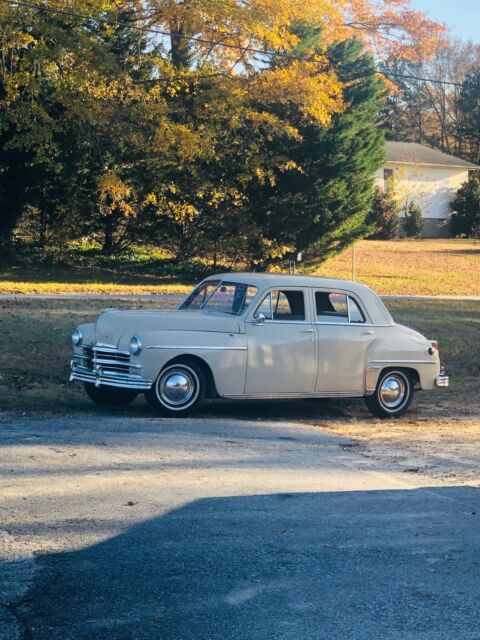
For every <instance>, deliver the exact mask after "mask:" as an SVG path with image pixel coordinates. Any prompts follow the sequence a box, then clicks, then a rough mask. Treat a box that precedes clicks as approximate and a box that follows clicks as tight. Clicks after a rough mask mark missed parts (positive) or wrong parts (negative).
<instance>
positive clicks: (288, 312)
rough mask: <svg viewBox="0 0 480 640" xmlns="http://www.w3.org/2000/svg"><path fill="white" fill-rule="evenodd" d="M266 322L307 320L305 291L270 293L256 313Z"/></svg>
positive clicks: (277, 291)
mask: <svg viewBox="0 0 480 640" xmlns="http://www.w3.org/2000/svg"><path fill="white" fill-rule="evenodd" d="M259 314H263V315H264V316H265V319H266V320H278V321H281V320H283V321H287V322H302V321H304V320H305V296H304V292H303V291H292V290H289V289H287V290H276V291H271V292H270V293H268V294H267V295H266V296H265V298H264V299H263V300H262V302H261V304H260V306H259V307H258V308H257V311H256V312H255V317H256V318H258V316H259Z"/></svg>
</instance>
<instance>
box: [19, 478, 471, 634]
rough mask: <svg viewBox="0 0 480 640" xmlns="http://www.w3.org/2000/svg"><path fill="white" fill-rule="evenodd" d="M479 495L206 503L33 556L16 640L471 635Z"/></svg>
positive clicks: (383, 494)
mask: <svg viewBox="0 0 480 640" xmlns="http://www.w3.org/2000/svg"><path fill="white" fill-rule="evenodd" d="M478 496H479V494H478V490H476V489H473V488H465V487H450V488H434V489H417V490H403V491H368V492H362V491H359V492H339V493H298V494H297V493H292V494H272V495H258V496H247V497H228V498H208V499H201V500H197V501H194V502H192V503H189V504H186V505H185V506H183V507H182V508H179V509H177V510H175V511H172V512H170V513H167V514H166V515H164V516H162V517H158V518H153V519H151V520H148V521H146V522H144V523H142V524H141V525H138V526H133V527H132V528H130V529H128V530H126V531H125V532H123V533H120V534H119V535H117V536H116V537H113V538H110V539H108V540H106V541H104V542H101V543H99V544H97V545H94V546H92V547H89V548H85V549H82V550H80V551H73V552H66V553H57V554H50V555H43V556H39V557H38V558H37V560H36V565H37V567H36V571H35V578H34V580H33V583H32V585H31V587H30V589H29V590H28V592H27V593H26V594H25V596H24V597H23V598H22V600H21V601H19V602H16V603H14V604H13V605H12V607H11V610H12V611H13V612H14V613H15V616H16V618H17V620H18V621H19V623H20V632H21V635H20V637H21V638H22V639H23V640H87V639H88V640H93V639H95V640H97V639H99V640H100V639H102V640H104V639H108V640H147V639H148V640H157V639H158V640H163V639H165V640H229V639H235V640H239V639H241V640H264V639H268V640H287V639H288V640H303V639H309V640H310V639H312V640H313V639H315V640H317V639H328V640H334V639H342V640H343V639H345V640H347V639H348V640H360V639H362V640H363V639H368V640H375V639H377V638H378V639H382V640H386V639H388V640H391V639H399V640H400V639H401V640H407V639H415V640H425V639H427V638H428V639H430V638H432V639H433V638H434V639H435V640H453V639H458V640H467V639H472V640H473V639H474V638H478V637H479V633H480V631H479V614H480V604H479V601H480V600H479V597H480V581H479V580H478V572H479V563H480V555H479V551H480V539H479V537H478V518H479V517H480V516H479V515H477V514H478V513H480V504H479V497H478Z"/></svg>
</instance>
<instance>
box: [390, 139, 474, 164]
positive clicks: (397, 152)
mask: <svg viewBox="0 0 480 640" xmlns="http://www.w3.org/2000/svg"><path fill="white" fill-rule="evenodd" d="M385 151H386V154H387V162H392V163H395V164H423V165H429V166H437V167H452V168H458V169H480V167H479V166H477V165H476V164H473V163H472V162H467V161H466V160H462V159H461V158H456V157H455V156H450V155H448V153H443V152H442V151H438V150H437V149H431V148H430V147H425V146H424V145H423V144H417V143H416V142H393V141H391V140H387V142H385Z"/></svg>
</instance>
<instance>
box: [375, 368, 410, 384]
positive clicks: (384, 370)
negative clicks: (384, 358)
mask: <svg viewBox="0 0 480 640" xmlns="http://www.w3.org/2000/svg"><path fill="white" fill-rule="evenodd" d="M387 371H402V372H403V373H408V374H409V375H410V377H411V378H412V380H413V386H414V387H415V385H416V384H420V373H419V371H418V369H415V368H414V367H394V366H393V365H390V366H389V367H383V369H381V370H380V373H379V375H378V378H380V377H381V376H383V375H384V374H385V373H387ZM377 382H378V379H377Z"/></svg>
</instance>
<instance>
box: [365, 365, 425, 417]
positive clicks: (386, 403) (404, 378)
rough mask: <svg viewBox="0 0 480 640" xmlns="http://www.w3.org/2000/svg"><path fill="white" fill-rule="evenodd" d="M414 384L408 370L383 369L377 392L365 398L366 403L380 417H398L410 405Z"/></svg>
mask: <svg viewBox="0 0 480 640" xmlns="http://www.w3.org/2000/svg"><path fill="white" fill-rule="evenodd" d="M414 386H415V384H414V380H413V379H412V376H411V375H410V374H409V373H407V372H406V371H402V370H394V369H390V370H388V371H383V372H382V373H381V375H380V377H379V379H378V383H377V387H376V389H375V393H374V394H373V395H371V396H367V397H366V398H365V404H366V405H367V407H368V409H369V410H370V411H371V412H372V413H373V415H375V416H377V417H378V418H397V417H398V416H401V415H402V414H404V413H405V411H406V410H407V409H408V407H409V406H410V403H411V402H412V399H413V390H414Z"/></svg>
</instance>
